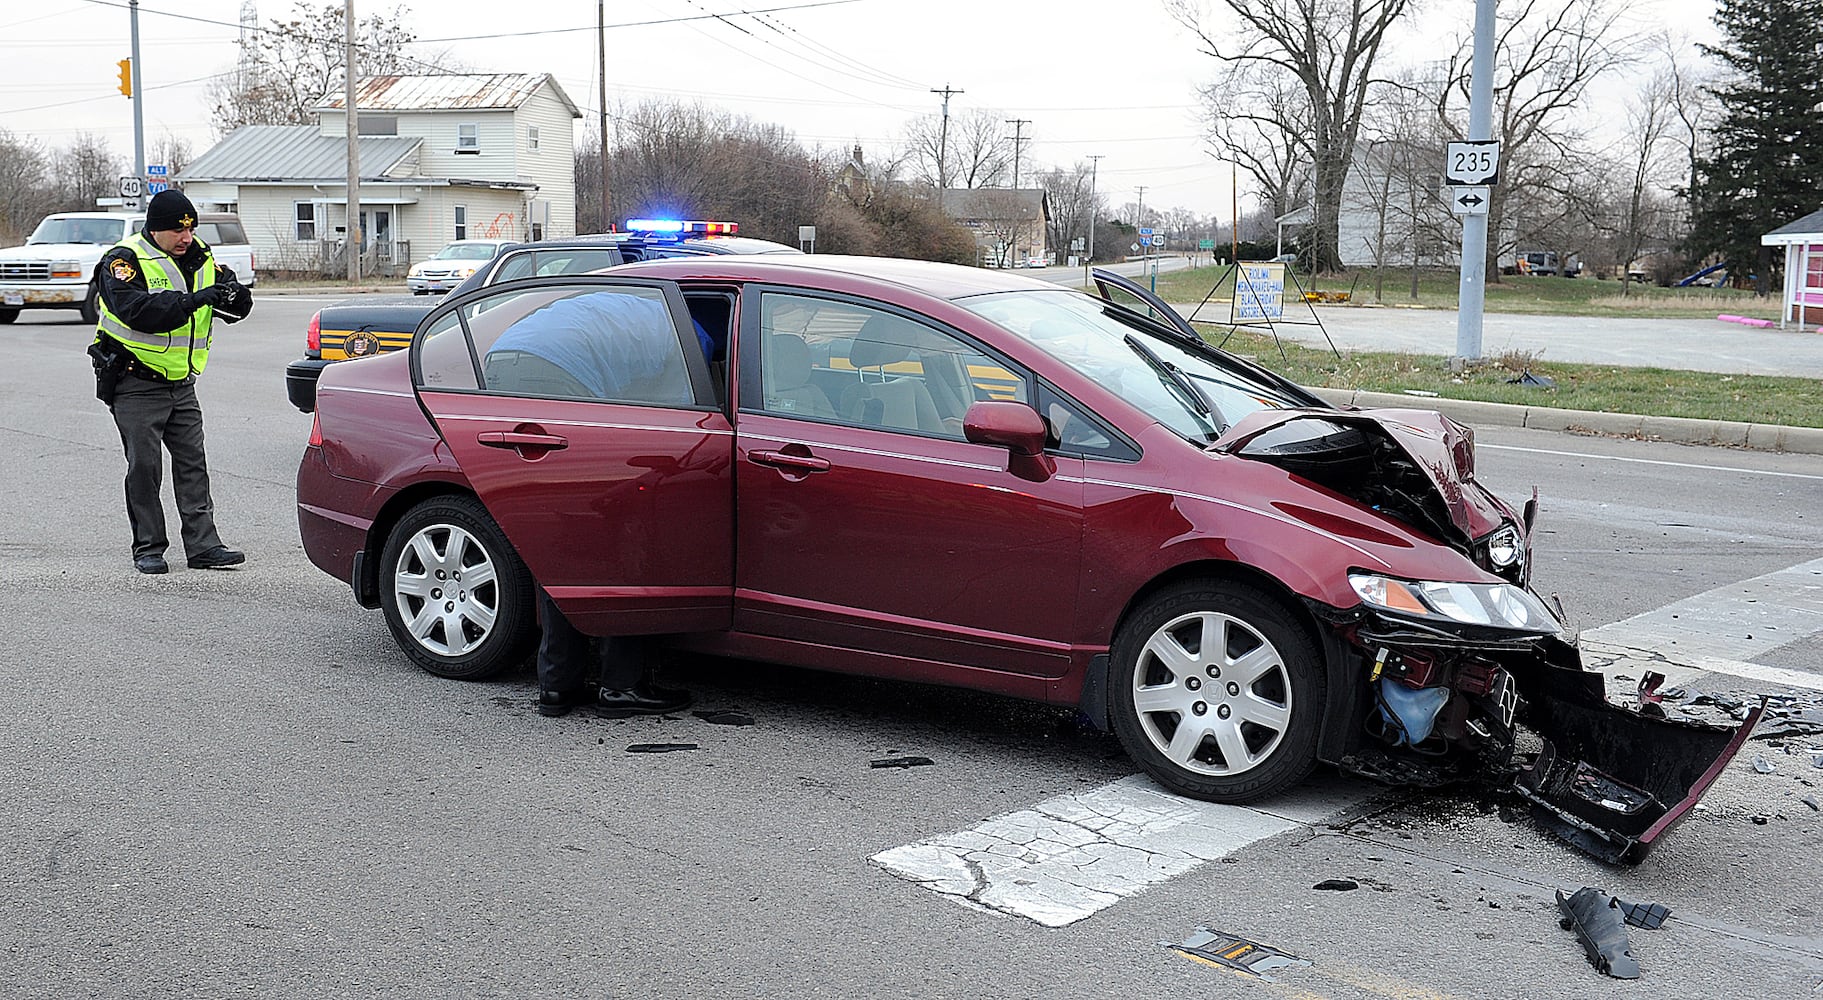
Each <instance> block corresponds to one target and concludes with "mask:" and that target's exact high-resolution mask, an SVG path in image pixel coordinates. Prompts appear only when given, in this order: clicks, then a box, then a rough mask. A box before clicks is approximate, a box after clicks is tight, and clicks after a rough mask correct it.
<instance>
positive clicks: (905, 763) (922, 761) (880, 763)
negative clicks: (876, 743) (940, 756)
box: [867, 757, 936, 768]
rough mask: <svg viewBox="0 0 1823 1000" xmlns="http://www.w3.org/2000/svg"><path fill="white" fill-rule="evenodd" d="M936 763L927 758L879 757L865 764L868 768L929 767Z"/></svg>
mask: <svg viewBox="0 0 1823 1000" xmlns="http://www.w3.org/2000/svg"><path fill="white" fill-rule="evenodd" d="M935 763H936V761H934V760H931V759H930V758H929V757H881V758H880V759H878V760H870V761H868V762H867V766H868V767H900V768H904V767H929V766H931V765H932V764H935Z"/></svg>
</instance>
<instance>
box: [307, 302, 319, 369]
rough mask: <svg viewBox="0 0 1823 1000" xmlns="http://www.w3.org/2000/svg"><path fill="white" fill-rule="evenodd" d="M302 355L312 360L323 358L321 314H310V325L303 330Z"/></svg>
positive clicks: (317, 312)
mask: <svg viewBox="0 0 1823 1000" xmlns="http://www.w3.org/2000/svg"><path fill="white" fill-rule="evenodd" d="M304 353H305V354H308V355H310V356H311V357H313V358H318V357H322V356H323V313H322V311H321V310H318V311H316V312H314V313H311V314H310V325H309V326H307V327H305V328H304Z"/></svg>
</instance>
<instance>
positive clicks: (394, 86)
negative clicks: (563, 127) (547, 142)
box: [316, 73, 582, 118]
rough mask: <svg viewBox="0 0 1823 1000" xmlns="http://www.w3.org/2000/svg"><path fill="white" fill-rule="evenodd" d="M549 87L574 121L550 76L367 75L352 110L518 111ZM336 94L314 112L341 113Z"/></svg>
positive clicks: (577, 115) (563, 95)
mask: <svg viewBox="0 0 1823 1000" xmlns="http://www.w3.org/2000/svg"><path fill="white" fill-rule="evenodd" d="M544 87H549V88H551V92H552V93H553V94H555V95H556V97H557V99H558V100H559V101H561V102H563V105H564V107H566V108H569V109H570V115H571V117H573V118H580V117H582V111H581V110H580V109H578V108H577V107H576V102H574V101H572V100H570V96H569V95H568V94H566V93H564V92H563V88H562V87H559V86H558V85H557V81H556V80H554V79H552V78H551V75H550V74H549V73H444V74H437V75H434V76H370V77H367V78H365V79H363V80H362V81H361V82H360V83H359V84H357V85H356V88H355V107H356V108H357V109H359V110H360V111H363V112H368V111H478V110H486V109H489V108H500V109H510V108H517V107H519V106H520V105H522V104H524V103H525V102H526V101H528V100H530V99H531V97H532V95H533V94H536V93H537V92H538V91H539V90H540V89H541V88H544ZM342 94H343V92H342V91H341V90H333V91H330V92H329V93H327V94H325V95H323V97H322V99H321V100H319V101H317V103H316V110H318V111H340V110H341V109H342V106H343V102H342Z"/></svg>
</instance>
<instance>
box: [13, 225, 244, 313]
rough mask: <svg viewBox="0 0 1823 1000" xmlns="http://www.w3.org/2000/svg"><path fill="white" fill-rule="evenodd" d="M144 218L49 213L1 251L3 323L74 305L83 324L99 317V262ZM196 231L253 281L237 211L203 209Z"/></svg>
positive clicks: (221, 259) (237, 272) (220, 259)
mask: <svg viewBox="0 0 1823 1000" xmlns="http://www.w3.org/2000/svg"><path fill="white" fill-rule="evenodd" d="M145 221H146V216H145V213H144V212H58V213H57V214H55V215H47V216H45V217H44V221H43V222H40V223H38V228H37V229H34V230H33V231H32V235H31V236H30V237H29V238H27V239H26V241H25V245H24V246H19V247H7V248H5V249H3V250H0V324H4V323H11V322H13V321H14V320H16V319H18V318H19V310H21V309H76V310H79V311H80V312H81V315H82V321H83V322H84V323H93V322H95V320H96V318H97V315H98V314H97V312H96V303H95V295H96V289H95V280H94V278H95V265H96V264H98V263H100V261H101V255H102V254H104V253H107V252H108V248H109V247H112V246H113V245H114V244H116V243H118V242H120V240H121V237H123V236H125V235H126V234H127V233H129V232H132V231H133V230H135V229H138V228H140V227H142V226H144V225H145ZM196 235H197V237H198V238H200V239H201V240H202V241H203V242H204V243H206V244H208V246H209V249H210V250H211V251H212V252H213V253H214V254H215V260H216V263H218V264H222V265H224V266H226V267H230V268H233V269H234V274H235V276H236V277H237V278H238V279H240V282H241V284H243V285H247V286H252V285H253V283H254V280H255V277H256V276H255V274H254V269H253V247H252V246H251V245H249V244H248V243H247V233H246V230H245V229H243V228H242V227H241V220H240V217H239V216H236V215H233V214H231V213H226V212H203V213H201V214H200V215H199V216H198V217H197V220H196Z"/></svg>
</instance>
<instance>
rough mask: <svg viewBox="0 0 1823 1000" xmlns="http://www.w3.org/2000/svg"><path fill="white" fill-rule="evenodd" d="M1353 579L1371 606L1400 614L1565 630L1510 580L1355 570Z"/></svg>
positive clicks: (1535, 629)
mask: <svg viewBox="0 0 1823 1000" xmlns="http://www.w3.org/2000/svg"><path fill="white" fill-rule="evenodd" d="M1348 582H1349V584H1350V585H1352V586H1353V587H1354V588H1355V593H1356V594H1357V595H1358V596H1359V597H1360V598H1361V600H1362V601H1364V602H1366V603H1367V604H1368V605H1369V606H1371V607H1374V608H1378V609H1380V610H1382V611H1391V612H1393V613H1395V614H1401V615H1409V616H1412V617H1417V618H1432V619H1443V620H1445V621H1451V622H1458V623H1460V624H1463V625H1489V626H1493V627H1494V628H1510V629H1519V630H1521V631H1525V632H1543V633H1551V634H1555V633H1557V632H1560V631H1562V629H1563V625H1562V623H1560V622H1559V621H1558V620H1557V617H1556V616H1555V615H1553V614H1551V611H1550V609H1549V608H1546V607H1545V606H1544V602H1542V601H1540V600H1539V599H1538V598H1536V597H1533V596H1532V594H1531V593H1530V592H1529V591H1527V590H1526V589H1525V588H1523V587H1516V586H1514V585H1513V584H1510V583H1445V582H1433V581H1426V580H1418V581H1411V580H1395V579H1393V578H1392V577H1388V576H1377V575H1370V574H1366V573H1351V574H1349V577H1348Z"/></svg>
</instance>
